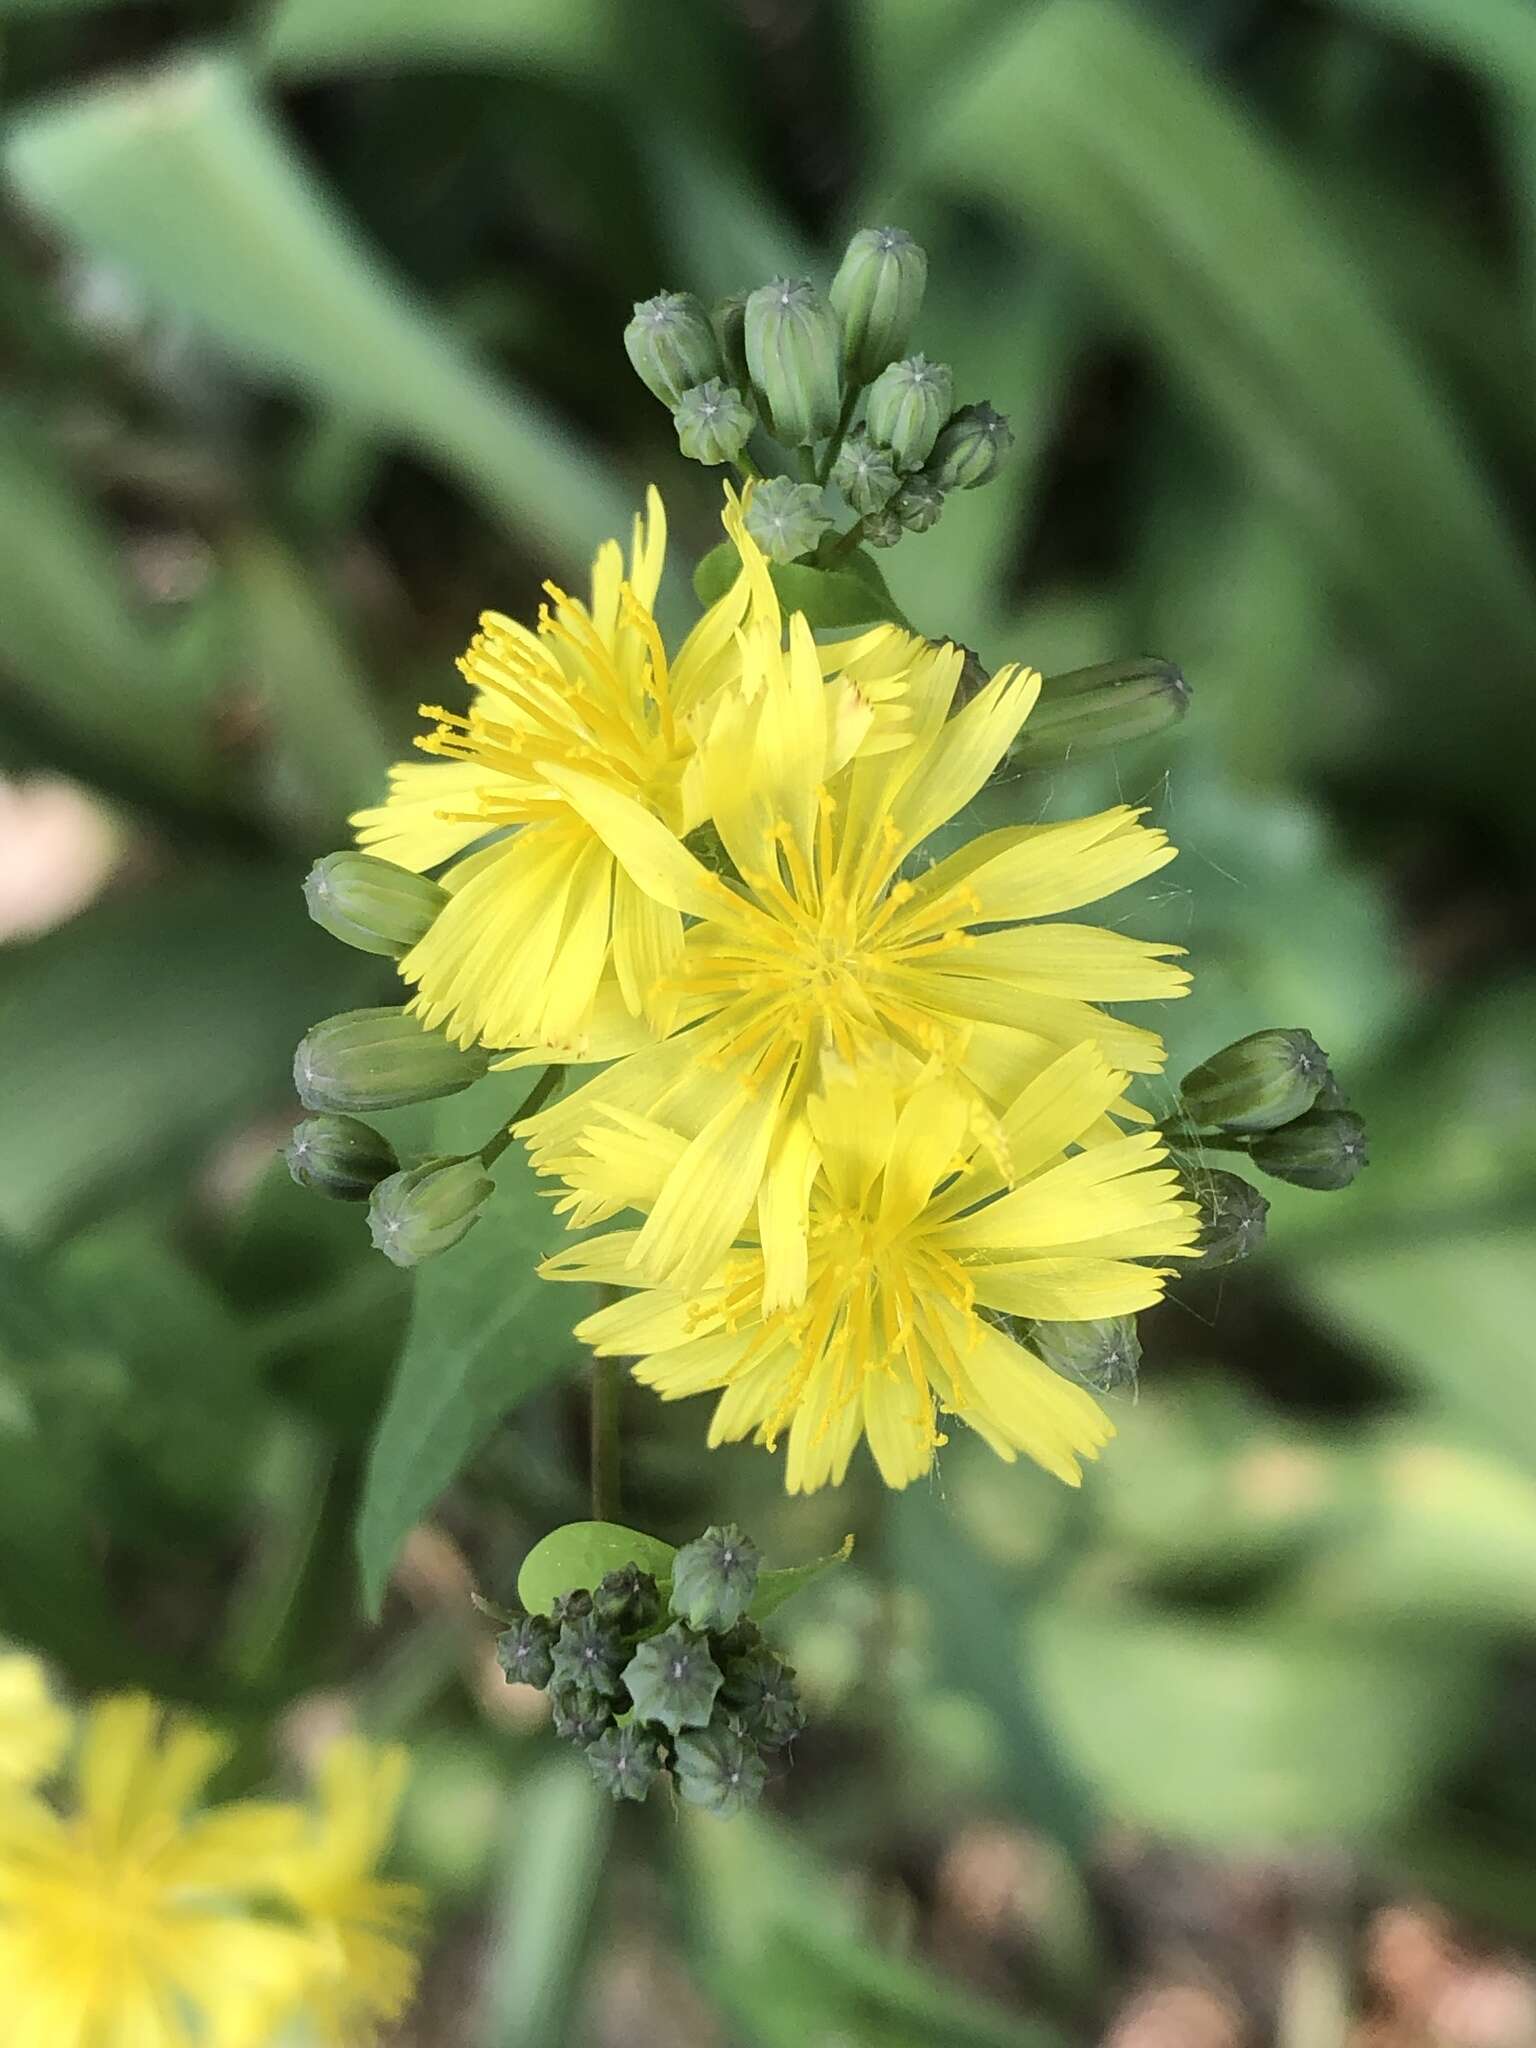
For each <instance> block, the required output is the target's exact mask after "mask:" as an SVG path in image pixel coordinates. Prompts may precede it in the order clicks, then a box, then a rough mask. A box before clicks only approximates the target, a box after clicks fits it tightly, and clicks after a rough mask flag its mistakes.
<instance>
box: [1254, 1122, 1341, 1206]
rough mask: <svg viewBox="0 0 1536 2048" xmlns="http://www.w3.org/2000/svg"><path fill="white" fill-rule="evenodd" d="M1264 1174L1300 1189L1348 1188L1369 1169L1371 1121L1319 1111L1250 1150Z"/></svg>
mask: <svg viewBox="0 0 1536 2048" xmlns="http://www.w3.org/2000/svg"><path fill="white" fill-rule="evenodd" d="M1248 1157H1249V1158H1250V1159H1251V1160H1252V1161H1253V1163H1254V1165H1255V1166H1257V1167H1258V1168H1259V1169H1260V1171H1261V1172H1263V1173H1267V1174H1269V1175H1271V1176H1272V1178H1273V1179H1275V1180H1284V1181H1289V1182H1290V1184H1291V1186H1292V1187H1296V1188H1317V1189H1319V1190H1322V1191H1330V1192H1331V1191H1332V1190H1334V1189H1336V1188H1347V1187H1348V1186H1349V1184H1350V1182H1351V1181H1352V1180H1353V1179H1354V1178H1355V1176H1356V1175H1357V1174H1358V1173H1359V1172H1360V1171H1361V1169H1362V1168H1363V1167H1365V1166H1366V1165H1367V1164H1368V1163H1369V1159H1370V1153H1369V1150H1368V1149H1367V1145H1366V1137H1365V1120H1364V1119H1363V1118H1362V1117H1358V1116H1356V1115H1355V1113H1354V1111H1353V1110H1349V1109H1314V1110H1312V1111H1310V1112H1309V1113H1308V1114H1307V1115H1306V1116H1299V1117H1297V1119H1296V1121H1295V1122H1294V1123H1289V1124H1286V1125H1285V1127H1284V1128H1283V1129H1282V1130H1278V1131H1264V1132H1263V1133H1261V1135H1260V1136H1258V1137H1257V1138H1255V1139H1254V1141H1253V1143H1252V1144H1251V1145H1250V1146H1249V1147H1248Z"/></svg>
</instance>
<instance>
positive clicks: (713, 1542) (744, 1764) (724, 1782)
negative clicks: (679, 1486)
mask: <svg viewBox="0 0 1536 2048" xmlns="http://www.w3.org/2000/svg"><path fill="white" fill-rule="evenodd" d="M759 1564H760V1558H759V1554H758V1550H757V1546H756V1545H755V1544H754V1543H753V1542H752V1541H751V1540H750V1538H748V1537H746V1536H744V1535H743V1534H742V1532H741V1530H740V1529H738V1528H736V1527H735V1526H734V1525H730V1526H727V1527H725V1528H712V1529H706V1530H705V1532H704V1534H703V1535H702V1536H700V1537H698V1538H697V1539H696V1540H695V1541H694V1542H692V1543H686V1544H684V1545H683V1547H682V1549H681V1550H679V1551H678V1553H677V1555H676V1558H675V1559H674V1561H673V1572H672V1579H671V1583H670V1586H669V1588H668V1590H667V1594H666V1597H665V1599H664V1598H663V1594H662V1588H661V1587H660V1586H659V1585H658V1583H657V1581H656V1579H655V1577H654V1576H653V1575H652V1574H651V1573H650V1572H647V1571H642V1570H641V1569H640V1567H639V1566H638V1565H636V1564H628V1565H623V1566H621V1567H620V1568H619V1569H618V1570H616V1571H610V1572H608V1573H607V1574H606V1575H605V1576H604V1577H603V1578H602V1579H601V1580H600V1581H599V1583H598V1584H597V1585H596V1586H595V1587H575V1588H573V1589H572V1590H571V1591H569V1592H567V1593H562V1594H561V1595H560V1596H559V1597H558V1598H557V1599H556V1600H555V1601H554V1602H553V1603H552V1604H551V1606H550V1610H549V1612H548V1613H547V1614H524V1615H521V1616H519V1617H518V1618H517V1619H516V1620H514V1621H513V1622H512V1623H511V1625H510V1627H508V1628H507V1629H506V1631H505V1632H504V1633H503V1634H502V1635H501V1636H500V1637H498V1639H497V1645H496V1650H497V1656H498V1659H499V1661H500V1664H501V1668H502V1670H503V1672H504V1673H505V1674H506V1677H507V1679H508V1682H509V1683H512V1684H517V1685H533V1686H537V1687H539V1689H540V1690H541V1691H547V1692H548V1694H549V1698H550V1706H551V1708H552V1710H553V1721H554V1730H555V1733H556V1734H557V1735H558V1736H560V1737H561V1739H562V1740H563V1741H566V1742H570V1743H573V1744H574V1745H575V1747H576V1748H578V1749H580V1750H581V1751H583V1752H584V1754H585V1756H586V1759H587V1762H588V1763H589V1764H590V1766H591V1768H592V1773H593V1776H594V1777H595V1778H596V1779H597V1780H598V1782H599V1783H600V1784H601V1785H603V1786H605V1787H606V1789H607V1790H608V1792H609V1793H610V1794H611V1795H612V1797H613V1798H614V1799H615V1800H619V1799H631V1800H635V1801H643V1800H644V1799H645V1798H646V1797H647V1796H648V1794H649V1793H650V1790H651V1787H652V1786H653V1785H655V1784H657V1783H659V1782H660V1781H661V1780H662V1778H663V1777H664V1776H667V1775H669V1774H670V1777H671V1780H672V1783H673V1785H674V1786H675V1788H676V1790H677V1792H678V1794H679V1795H680V1796H681V1797H682V1798H683V1799H685V1800H687V1801H688V1803H689V1804H690V1805H693V1806H700V1807H703V1808H704V1809H705V1810H706V1811H707V1812H709V1813H714V1814H719V1815H721V1816H729V1815H731V1814H734V1813H740V1812H741V1811H742V1810H743V1808H745V1807H748V1806H754V1805H756V1803H757V1801H758V1800H759V1799H760V1798H761V1797H762V1792H763V1787H764V1785H765V1784H766V1783H767V1779H768V1772H769V1769H770V1767H771V1765H772V1764H773V1762H774V1761H775V1759H777V1758H778V1757H779V1756H780V1755H781V1754H782V1752H784V1751H785V1750H787V1748H788V1747H789V1745H790V1744H791V1743H792V1742H793V1741H794V1738H795V1737H796V1735H798V1734H799V1732H800V1730H801V1728H802V1727H804V1725H805V1715H804V1712H803V1710H802V1708H801V1705H800V1696H799V1692H798V1690H797V1688H796V1685H795V1674H794V1672H793V1671H792V1670H791V1668H790V1667H789V1665H787V1664H785V1663H784V1662H783V1661H782V1659H780V1658H779V1657H776V1656H775V1655H774V1653H773V1651H772V1650H771V1649H769V1647H768V1645H767V1644H766V1642H765V1641H764V1640H763V1635H762V1631H761V1630H760V1629H759V1628H758V1626H757V1624H756V1622H754V1621H753V1620H752V1619H751V1618H750V1616H749V1614H748V1612H747V1610H748V1608H749V1607H750V1605H751V1602H752V1597H753V1594H754V1593H755V1592H756V1590H757V1579H758V1568H759Z"/></svg>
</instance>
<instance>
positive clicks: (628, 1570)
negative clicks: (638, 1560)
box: [592, 1564, 661, 1636]
mask: <svg viewBox="0 0 1536 2048" xmlns="http://www.w3.org/2000/svg"><path fill="white" fill-rule="evenodd" d="M592 1612H593V1613H594V1614H595V1615H596V1616H597V1618H598V1620H599V1621H600V1622H602V1623H603V1624H604V1626H605V1627H607V1628H613V1629H617V1630H618V1631H619V1633H620V1634H621V1635H626V1636H638V1635H643V1634H644V1633H645V1631H646V1630H647V1629H649V1628H654V1627H655V1626H656V1624H657V1622H658V1621H660V1619H661V1593H660V1590H659V1589H658V1587H657V1584H656V1581H655V1579H654V1578H653V1577H652V1576H651V1574H650V1573H649V1572H643V1571H641V1569H640V1567H639V1565H637V1564H626V1565H621V1566H620V1568H619V1569H618V1570H617V1571H614V1572H608V1573H606V1574H605V1575H604V1578H603V1581H602V1583H601V1585H600V1586H599V1587H598V1589H597V1591H596V1592H595V1593H594V1594H593V1596H592Z"/></svg>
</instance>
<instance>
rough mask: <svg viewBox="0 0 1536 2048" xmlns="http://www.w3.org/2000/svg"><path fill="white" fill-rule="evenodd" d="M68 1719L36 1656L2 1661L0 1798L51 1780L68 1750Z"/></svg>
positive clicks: (3, 1658)
mask: <svg viewBox="0 0 1536 2048" xmlns="http://www.w3.org/2000/svg"><path fill="white" fill-rule="evenodd" d="M69 1735H70V1718H69V1715H68V1714H67V1713H66V1712H65V1710H64V1709H63V1708H62V1707H61V1706H60V1705H59V1704H58V1703H57V1701H56V1700H55V1699H54V1697H53V1695H52V1693H51V1692H50V1691H49V1690H48V1679H47V1676H46V1674H45V1673H44V1671H43V1667H42V1665H41V1664H40V1663H39V1662H38V1661H37V1659H36V1658H35V1657H24V1656H19V1655H16V1656H7V1657H0V1799H3V1798H4V1797H5V1795H6V1793H7V1792H10V1791H15V1790H17V1789H18V1788H20V1789H26V1788H29V1787H31V1786H33V1785H36V1784H39V1783H40V1782H41V1781H42V1780H43V1779H44V1778H49V1777H52V1775H53V1773H54V1772H55V1771H56V1770H57V1769H58V1767H59V1764H60V1762H61V1761H62V1759H63V1756H64V1751H65V1750H66V1749H67V1748H68V1746H69Z"/></svg>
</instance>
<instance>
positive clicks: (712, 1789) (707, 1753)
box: [672, 1727, 768, 1820]
mask: <svg viewBox="0 0 1536 2048" xmlns="http://www.w3.org/2000/svg"><path fill="white" fill-rule="evenodd" d="M672 1775H673V1776H674V1777H675V1778H676V1780H677V1789H678V1791H679V1792H681V1793H682V1795H683V1797H684V1798H685V1799H686V1800H687V1801H688V1803H689V1805H690V1806H702V1807H703V1809H704V1811H705V1812H706V1813H713V1814H716V1815H718V1816H719V1818H720V1819H721V1820H729V1819H731V1818H732V1816H733V1815H735V1814H738V1813H742V1812H744V1811H745V1810H746V1808H747V1807H749V1806H756V1804H757V1802H758V1801H759V1800H760V1799H761V1798H762V1796H763V1787H764V1785H765V1784H766V1783H767V1782H768V1772H767V1770H766V1769H765V1767H764V1764H763V1760H762V1758H761V1757H760V1756H759V1755H758V1754H757V1752H756V1751H755V1750H754V1749H752V1748H750V1747H749V1746H748V1744H747V1743H746V1742H744V1741H743V1740H742V1738H741V1736H739V1735H738V1734H737V1733H736V1731H735V1729H734V1728H730V1727H713V1728H707V1729H705V1731H704V1733H703V1734H702V1735H683V1736H680V1737H679V1738H678V1744H677V1761H676V1762H675V1763H674V1764H673V1766H672Z"/></svg>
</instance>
